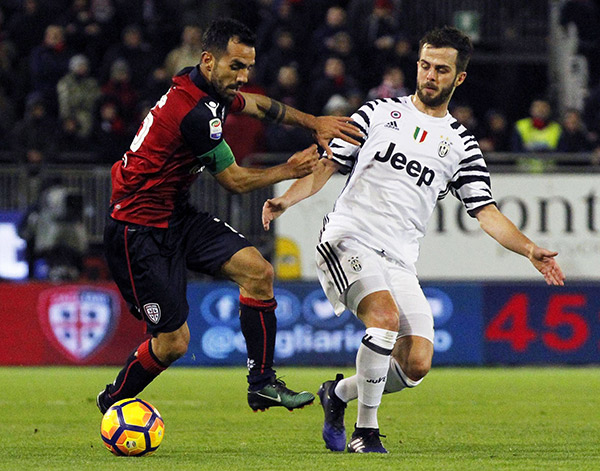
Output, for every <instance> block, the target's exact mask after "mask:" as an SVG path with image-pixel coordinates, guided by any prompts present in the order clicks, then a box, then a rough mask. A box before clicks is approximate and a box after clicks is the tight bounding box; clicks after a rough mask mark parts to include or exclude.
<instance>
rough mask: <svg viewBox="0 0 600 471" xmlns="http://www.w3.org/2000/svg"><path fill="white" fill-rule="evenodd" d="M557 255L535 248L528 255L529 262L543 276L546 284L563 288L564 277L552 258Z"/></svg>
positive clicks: (556, 253)
mask: <svg viewBox="0 0 600 471" xmlns="http://www.w3.org/2000/svg"><path fill="white" fill-rule="evenodd" d="M557 255H558V252H551V251H550V250H547V249H544V248H542V247H537V246H535V247H534V248H533V250H532V251H531V254H530V255H529V260H530V261H531V263H533V266H534V267H535V268H536V269H537V270H538V271H539V272H540V273H541V274H542V275H544V279H545V280H546V283H547V284H549V285H555V286H563V285H564V284H565V278H566V277H565V275H564V273H563V272H562V270H561V268H560V266H559V265H558V262H557V261H556V259H555V258H554V257H556V256H557Z"/></svg>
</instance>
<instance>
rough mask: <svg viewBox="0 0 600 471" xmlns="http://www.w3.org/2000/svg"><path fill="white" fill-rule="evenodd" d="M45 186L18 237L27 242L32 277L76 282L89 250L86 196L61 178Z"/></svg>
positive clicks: (44, 184)
mask: <svg viewBox="0 0 600 471" xmlns="http://www.w3.org/2000/svg"><path fill="white" fill-rule="evenodd" d="M42 185H43V189H42V191H41V192H40V196H39V198H38V201H37V203H36V204H35V205H34V207H33V208H32V209H31V210H30V211H29V212H28V213H27V215H26V216H25V218H24V220H23V222H22V223H21V225H20V227H19V236H20V237H22V238H23V239H24V240H25V241H27V258H28V263H29V267H30V269H29V274H30V277H31V278H36V279H48V280H50V281H74V280H77V279H78V278H79V276H80V274H81V272H82V270H83V258H84V256H85V254H86V253H87V251H88V248H89V238H88V234H87V231H86V229H85V225H84V224H83V196H82V194H81V193H80V192H79V191H78V190H74V189H70V188H68V187H67V186H66V185H65V184H64V183H63V182H62V181H61V180H60V178H59V179H52V180H50V181H49V182H45V183H43V184H42Z"/></svg>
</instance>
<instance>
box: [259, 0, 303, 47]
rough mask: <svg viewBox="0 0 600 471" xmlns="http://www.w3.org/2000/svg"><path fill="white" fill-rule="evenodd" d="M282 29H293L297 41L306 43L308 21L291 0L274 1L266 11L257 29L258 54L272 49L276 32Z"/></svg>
mask: <svg viewBox="0 0 600 471" xmlns="http://www.w3.org/2000/svg"><path fill="white" fill-rule="evenodd" d="M280 29H284V30H287V31H291V33H292V36H293V37H294V39H295V41H296V42H298V43H299V44H305V43H304V40H305V37H304V36H305V34H306V30H307V28H306V22H304V21H303V18H302V15H301V14H300V13H299V12H298V11H297V10H296V9H295V8H294V5H293V2H292V1H291V0H280V1H274V2H272V3H271V5H270V7H269V8H268V9H267V10H266V11H265V16H264V17H263V21H262V22H261V24H260V26H259V27H258V30H257V31H256V53H257V54H258V55H261V56H262V55H263V54H266V53H267V52H268V51H269V49H271V45H272V44H274V43H275V33H276V31H278V30H280Z"/></svg>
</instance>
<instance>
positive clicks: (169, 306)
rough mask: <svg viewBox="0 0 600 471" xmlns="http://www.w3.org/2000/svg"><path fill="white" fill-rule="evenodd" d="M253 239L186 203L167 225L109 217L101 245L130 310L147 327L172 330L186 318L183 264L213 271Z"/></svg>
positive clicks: (154, 330) (165, 330) (150, 329)
mask: <svg viewBox="0 0 600 471" xmlns="http://www.w3.org/2000/svg"><path fill="white" fill-rule="evenodd" d="M251 245H252V244H250V242H248V240H246V238H245V237H244V236H243V235H241V234H239V233H238V232H236V231H235V230H234V229H233V228H231V227H230V226H229V225H228V224H226V223H224V222H222V221H220V220H219V219H217V218H215V217H214V216H212V215H210V214H208V213H202V212H199V211H197V210H196V209H194V208H192V207H188V208H187V209H186V210H185V211H184V213H183V214H180V215H179V216H178V218H177V220H176V221H174V222H173V223H172V224H171V223H170V227H169V228H168V229H160V228H156V227H148V226H140V225H137V224H131V223H127V222H122V221H117V220H115V219H113V218H111V217H108V218H107V221H106V226H105V229H104V250H105V253H106V259H107V262H108V266H109V268H110V271H111V273H112V276H113V278H114V280H115V282H116V284H117V286H118V287H119V290H120V291H121V294H122V295H123V298H125V301H126V302H127V303H128V304H129V306H130V309H131V312H132V313H133V314H134V315H135V316H136V317H138V318H142V317H143V319H144V320H145V321H146V325H147V329H148V332H149V333H151V334H152V335H156V334H157V333H159V332H173V331H174V330H177V329H178V328H179V327H181V326H182V325H183V324H184V323H185V322H186V320H187V316H188V313H189V306H188V303H187V298H186V291H187V269H190V270H192V271H195V272H198V273H204V274H206V275H211V276H215V275H217V274H219V271H220V269H221V267H222V266H223V264H224V263H225V262H227V261H228V260H229V259H230V258H231V257H232V256H233V255H234V254H235V253H237V252H238V251H240V250H241V249H243V248H245V247H250V246H251Z"/></svg>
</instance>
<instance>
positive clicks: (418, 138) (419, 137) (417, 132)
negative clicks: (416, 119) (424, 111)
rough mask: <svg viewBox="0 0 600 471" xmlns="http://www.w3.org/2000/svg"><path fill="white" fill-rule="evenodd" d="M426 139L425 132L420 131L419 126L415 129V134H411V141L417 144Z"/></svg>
mask: <svg viewBox="0 0 600 471" xmlns="http://www.w3.org/2000/svg"><path fill="white" fill-rule="evenodd" d="M426 137H427V131H425V129H421V128H420V127H419V126H417V127H416V128H415V132H414V134H413V139H414V140H415V141H417V142H418V143H419V144H420V143H421V142H423V141H424V140H425V138H426Z"/></svg>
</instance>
